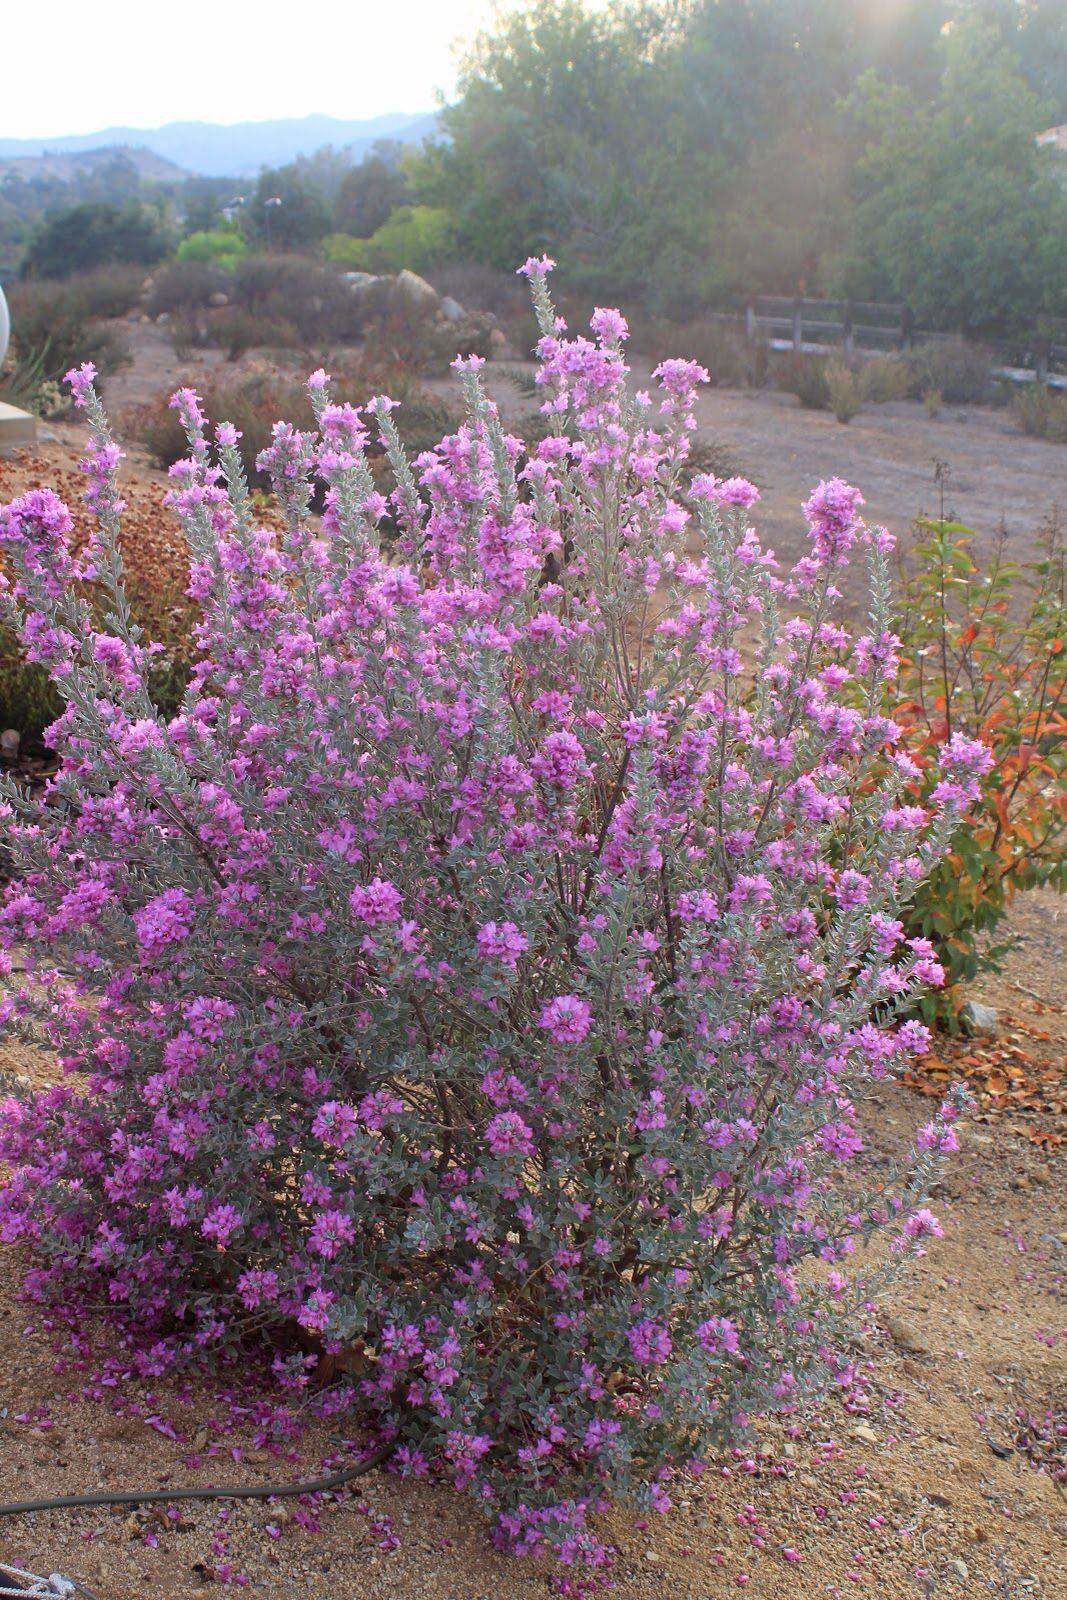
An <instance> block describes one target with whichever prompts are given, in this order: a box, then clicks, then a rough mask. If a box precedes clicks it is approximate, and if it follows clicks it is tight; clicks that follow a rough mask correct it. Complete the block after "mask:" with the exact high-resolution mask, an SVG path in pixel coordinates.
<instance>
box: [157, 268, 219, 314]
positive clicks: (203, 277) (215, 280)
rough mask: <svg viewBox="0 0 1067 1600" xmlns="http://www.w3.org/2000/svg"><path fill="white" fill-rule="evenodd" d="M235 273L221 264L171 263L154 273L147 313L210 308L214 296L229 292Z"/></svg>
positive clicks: (170, 312)
mask: <svg viewBox="0 0 1067 1600" xmlns="http://www.w3.org/2000/svg"><path fill="white" fill-rule="evenodd" d="M230 284H231V273H230V272H228V271H226V270H225V269H224V268H223V267H221V266H220V265H219V263H218V261H193V260H188V259H186V260H183V261H167V262H164V263H163V264H162V266H159V267H157V268H156V270H155V271H154V272H153V273H152V280H151V288H150V289H149V291H148V297H147V302H146V305H147V310H148V312H149V314H150V315H151V316H153V317H158V316H161V315H163V314H164V313H166V314H168V315H171V314H173V313H174V312H176V311H189V310H194V309H202V308H206V307H207V306H209V305H210V303H211V296H212V295H213V294H219V293H225V292H226V291H227V289H228V288H229V287H230Z"/></svg>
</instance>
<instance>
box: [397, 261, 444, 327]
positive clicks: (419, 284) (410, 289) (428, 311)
mask: <svg viewBox="0 0 1067 1600" xmlns="http://www.w3.org/2000/svg"><path fill="white" fill-rule="evenodd" d="M389 298H390V301H391V303H392V305H393V306H394V308H395V309H397V310H399V311H405V312H407V313H408V315H409V316H415V317H432V316H433V315H434V314H435V312H436V311H437V309H438V307H439V306H440V304H441V299H440V296H439V295H438V293H437V290H436V289H435V288H434V287H433V285H432V284H429V283H427V282H426V279H425V278H420V277H419V275H418V273H417V272H411V271H409V269H408V268H407V267H405V268H404V270H403V272H401V273H400V274H399V276H398V277H397V280H396V282H395V283H394V284H393V290H392V294H391V295H390V297H389Z"/></svg>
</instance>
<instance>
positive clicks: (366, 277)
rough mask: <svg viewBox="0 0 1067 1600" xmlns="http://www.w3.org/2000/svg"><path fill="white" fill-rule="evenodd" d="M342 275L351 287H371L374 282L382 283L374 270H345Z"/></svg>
mask: <svg viewBox="0 0 1067 1600" xmlns="http://www.w3.org/2000/svg"><path fill="white" fill-rule="evenodd" d="M342 277H343V278H344V280H345V282H346V283H347V284H348V286H349V288H351V289H369V288H370V286H371V284H372V283H381V281H382V280H381V278H379V277H378V276H377V275H376V274H375V273H373V272H345V273H342Z"/></svg>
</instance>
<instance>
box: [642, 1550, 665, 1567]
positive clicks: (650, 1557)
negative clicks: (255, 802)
mask: <svg viewBox="0 0 1067 1600" xmlns="http://www.w3.org/2000/svg"><path fill="white" fill-rule="evenodd" d="M645 1560H646V1561H651V1562H652V1563H653V1564H655V1563H657V1562H659V1561H662V1560H663V1557H662V1556H659V1555H657V1554H656V1552H655V1551H654V1550H646V1551H645Z"/></svg>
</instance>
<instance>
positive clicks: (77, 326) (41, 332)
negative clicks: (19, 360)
mask: <svg viewBox="0 0 1067 1600" xmlns="http://www.w3.org/2000/svg"><path fill="white" fill-rule="evenodd" d="M92 292H93V291H92V289H90V296H91V294H92ZM5 293H6V294H7V295H8V297H9V299H10V302H11V325H12V329H13V333H14V338H15V340H16V342H17V348H18V350H19V352H20V353H21V354H22V356H23V359H37V360H39V362H40V364H41V368H42V370H43V373H44V375H45V377H46V378H47V379H49V380H52V381H55V380H57V379H59V378H61V377H62V376H63V374H64V373H65V372H66V371H68V370H69V369H70V368H71V367H72V366H78V365H80V363H81V362H83V361H91V362H92V363H93V365H94V366H95V367H96V368H97V370H98V371H99V372H100V373H103V374H106V373H111V372H117V371H118V370H119V368H120V367H122V366H126V365H127V364H128V362H129V360H130V355H129V350H128V348H127V345H126V343H125V341H124V339H123V338H122V336H121V334H119V333H117V332H116V331H115V329H114V328H109V327H106V326H105V325H104V323H103V321H102V320H101V319H100V318H99V317H98V316H96V315H94V314H93V313H92V312H91V311H90V310H89V308H88V304H87V300H86V298H85V297H84V296H83V294H82V292H81V290H80V288H79V286H78V284H76V283H75V284H71V285H67V284H58V283H16V284H12V285H11V286H10V289H8V290H5Z"/></svg>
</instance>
